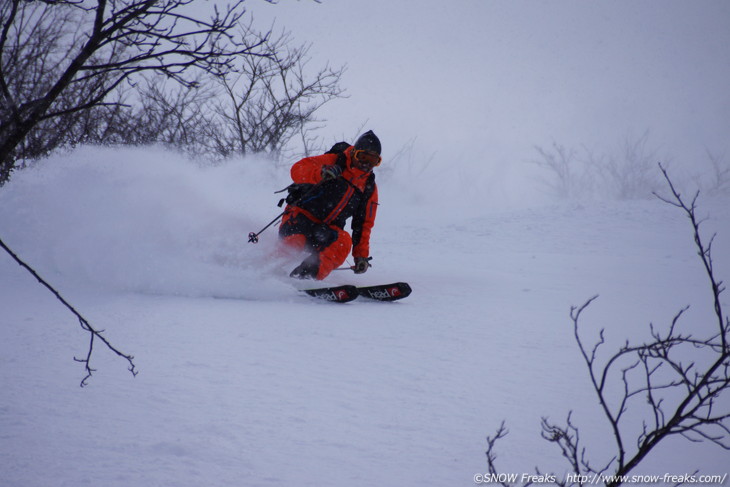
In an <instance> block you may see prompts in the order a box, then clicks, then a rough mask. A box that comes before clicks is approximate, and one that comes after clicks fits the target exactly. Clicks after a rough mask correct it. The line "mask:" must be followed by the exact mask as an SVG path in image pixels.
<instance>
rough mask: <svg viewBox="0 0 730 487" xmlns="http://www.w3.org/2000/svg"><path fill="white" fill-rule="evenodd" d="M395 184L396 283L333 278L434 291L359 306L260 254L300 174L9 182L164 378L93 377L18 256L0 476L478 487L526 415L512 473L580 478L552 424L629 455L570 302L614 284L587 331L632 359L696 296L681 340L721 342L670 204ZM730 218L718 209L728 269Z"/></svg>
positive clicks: (178, 173) (704, 462)
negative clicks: (601, 395) (310, 292)
mask: <svg viewBox="0 0 730 487" xmlns="http://www.w3.org/2000/svg"><path fill="white" fill-rule="evenodd" d="M383 171H384V174H383V177H381V178H380V179H379V181H380V193H381V208H380V213H379V217H378V222H377V225H376V228H375V230H374V232H373V241H372V246H371V247H372V253H373V256H374V257H375V259H374V260H373V266H374V267H373V268H372V269H371V270H370V271H369V272H368V273H367V274H365V275H363V276H354V275H353V274H351V273H349V272H335V273H334V274H333V276H332V277H331V278H330V279H329V280H328V282H332V283H344V282H353V283H357V284H360V283H363V284H368V283H382V282H386V281H394V280H406V281H408V282H410V284H411V285H412V287H413V289H414V291H413V294H412V296H411V297H409V298H408V299H406V300H404V301H401V302H398V303H374V302H368V301H366V300H356V301H354V302H352V303H349V304H345V305H335V304H329V303H324V302H317V301H314V300H312V299H310V298H308V297H306V296H303V295H302V294H301V293H297V291H296V290H295V285H294V284H293V283H291V282H289V279H288V278H287V277H285V276H286V274H287V272H288V271H289V270H290V269H291V268H292V267H293V265H294V264H295V263H296V260H295V258H294V257H286V256H282V255H279V254H277V253H276V252H275V249H274V247H275V233H276V232H275V230H274V229H272V230H269V231H267V232H266V233H264V235H263V236H262V239H261V242H260V243H259V244H258V245H255V246H254V245H252V244H249V243H247V242H246V236H247V234H248V232H250V231H256V230H259V229H260V228H261V227H262V226H263V225H265V224H266V223H268V221H269V220H270V219H271V218H273V217H274V216H275V215H276V214H277V212H278V211H279V209H278V208H277V207H276V206H275V203H276V201H277V196H275V195H273V194H272V192H273V191H274V190H276V189H280V188H282V187H284V186H286V185H287V184H288V180H287V174H286V170H285V168H275V167H272V165H271V164H268V163H266V162H265V161H256V160H249V161H232V162H230V163H228V164H226V165H224V166H220V167H215V168H210V167H208V168H202V167H198V166H196V165H194V164H191V163H188V162H184V161H181V160H180V158H179V157H178V156H176V155H175V154H172V153H169V152H165V151H162V150H157V149H145V150H127V149H124V150H121V149H116V150H112V149H98V148H83V149H79V150H76V151H74V152H71V153H68V154H64V155H56V156H53V157H52V158H50V160H48V161H46V162H44V163H43V164H40V165H39V166H38V167H37V168H36V169H31V170H26V171H23V172H19V173H17V174H16V175H15V177H14V179H13V180H12V182H11V183H10V184H9V185H7V186H6V187H4V188H2V189H1V190H0V237H1V238H2V239H3V240H4V241H5V242H6V243H7V244H8V245H9V246H10V247H12V248H13V249H14V250H15V251H16V252H17V253H18V254H20V256H21V257H22V258H23V259H25V260H26V261H27V262H28V263H29V264H31V265H32V266H33V267H35V268H36V270H37V271H38V272H39V273H40V274H41V275H42V276H44V277H45V278H46V279H47V280H48V281H50V282H51V283H52V284H53V285H55V286H56V287H57V288H58V289H59V290H60V291H61V293H62V294H63V295H64V296H65V297H66V298H67V299H68V300H69V301H70V302H71V303H72V304H73V305H74V306H76V308H77V309H78V310H79V311H80V312H81V313H82V314H83V315H84V316H85V317H86V318H87V319H88V320H89V321H90V322H91V324H92V325H94V326H96V327H97V328H100V329H103V330H105V331H104V335H105V336H106V337H107V338H108V339H109V340H111V341H112V343H114V345H116V346H117V347H119V348H120V349H121V350H122V351H123V352H127V353H131V354H133V355H134V356H135V362H136V364H137V367H138V369H139V375H138V376H137V377H134V378H133V377H132V376H131V374H130V373H129V372H128V371H127V370H126V362H125V361H124V360H122V359H120V358H118V357H116V356H115V355H113V354H112V353H110V352H109V351H108V350H106V349H105V348H103V347H102V346H101V345H100V344H97V345H96V348H95V350H94V355H93V359H92V360H93V364H92V365H93V367H95V368H96V369H97V372H96V373H95V374H94V376H93V377H92V378H91V380H90V381H89V385H88V387H85V388H80V387H78V384H79V382H80V380H81V379H82V378H83V376H84V371H83V367H82V365H81V364H79V363H77V362H74V360H73V357H75V356H76V357H81V356H83V355H84V354H85V353H86V348H87V345H88V334H86V333H84V332H83V331H82V330H81V328H80V327H79V323H78V322H77V321H76V320H75V319H74V317H73V316H72V315H71V314H70V313H69V312H68V311H67V310H66V309H65V308H63V307H62V306H61V305H60V303H59V302H58V301H57V300H56V299H55V298H54V297H53V296H51V295H50V294H49V293H48V292H47V291H46V290H45V289H44V288H42V287H41V286H39V285H38V283H37V282H36V281H35V280H34V279H33V278H32V277H31V276H30V275H29V274H28V273H27V272H26V271H25V270H23V269H22V268H21V267H19V266H18V265H16V264H15V263H14V262H13V261H12V260H11V259H10V258H9V256H7V255H6V254H4V253H3V254H1V255H0V289H1V291H0V310H2V312H1V313H0V389H1V390H2V392H0V485H2V486H9V487H47V486H74V487H76V486H83V485H90V486H106V487H112V486H124V487H128V486H191V487H192V486H195V487H198V486H279V485H301V486H345V485H347V486H406V485H414V486H415V485H418V486H422V485H424V486H425V485H429V486H458V485H464V486H468V485H474V476H475V475H476V474H479V473H484V472H485V471H486V462H485V455H484V451H485V449H486V441H485V437H486V436H487V435H492V434H493V433H494V431H495V430H496V428H497V427H498V426H499V424H500V423H501V422H502V421H503V420H505V421H506V424H507V427H508V429H509V430H510V434H509V435H508V436H507V437H506V438H504V439H503V440H501V442H500V443H498V447H497V450H498V454H499V458H498V465H499V466H500V467H501V469H502V470H503V471H504V472H508V473H528V472H530V473H531V472H534V467H535V466H539V467H540V469H541V470H542V471H545V472H555V473H556V474H558V475H561V476H562V475H564V474H565V472H566V471H567V464H566V463H565V462H564V461H563V460H562V459H561V458H560V453H559V451H557V450H556V448H555V447H554V446H553V445H550V444H548V443H547V442H546V441H544V440H542V439H541V438H540V418H541V417H543V416H546V417H549V418H550V419H552V420H553V421H555V422H562V421H563V420H564V419H565V417H566V415H567V414H568V412H569V411H573V416H572V421H573V422H574V424H576V425H577V426H579V427H581V434H582V436H581V437H582V439H583V440H584V441H585V442H586V444H585V446H586V447H587V448H588V454H589V456H590V457H591V458H593V459H594V461H593V463H594V464H599V463H603V462H605V461H607V460H608V458H609V457H608V455H609V454H610V452H611V445H612V443H611V437H610V433H609V431H608V425H607V424H606V423H605V422H604V420H603V418H602V416H601V413H600V410H599V406H598V404H597V401H596V399H595V397H594V395H593V393H592V390H591V388H590V386H589V382H588V377H587V373H586V370H585V367H584V365H583V363H582V360H581V357H580V355H579V352H578V348H577V346H576V344H575V342H574V339H573V329H572V323H571V321H570V319H569V310H570V307H571V306H572V305H580V304H582V303H583V302H584V301H585V300H587V299H588V298H590V297H591V296H593V295H595V294H599V295H600V297H599V298H598V300H596V301H595V302H594V303H593V304H591V306H590V307H589V308H588V309H587V311H586V312H585V314H584V317H583V321H582V323H583V326H584V330H585V334H586V337H587V338H588V341H590V339H591V337H596V336H597V333H598V330H599V329H600V328H602V327H604V328H606V336H607V341H608V342H609V345H611V344H614V345H616V344H620V343H622V342H623V340H625V339H626V338H632V339H637V340H638V339H641V338H643V337H646V335H647V330H648V324H649V323H650V322H653V323H654V324H656V325H661V324H665V323H668V322H669V321H670V320H671V318H672V317H673V316H674V314H675V313H676V312H677V311H678V310H679V309H680V308H681V307H683V306H685V305H691V308H690V309H689V311H688V312H687V313H686V314H685V316H684V317H683V319H682V321H681V323H682V326H684V327H686V329H687V330H691V331H692V333H696V334H697V335H700V336H704V335H707V334H710V333H711V330H712V326H713V322H712V321H711V319H712V313H711V301H710V298H711V296H710V294H709V284H708V283H707V282H706V278H705V276H704V275H703V272H702V268H701V266H700V262H699V260H698V258H697V256H696V252H695V249H694V247H693V242H692V235H691V228H690V226H689V223H688V221H687V219H686V217H685V216H684V215H683V214H682V213H681V212H680V211H679V210H677V209H675V208H672V207H670V206H668V205H666V204H664V203H661V202H660V201H658V200H656V199H649V200H645V201H635V202H594V203H590V204H587V203H586V204H579V203H575V202H573V203H560V204H558V203H551V204H547V203H543V204H540V205H537V204H522V205H518V204H516V203H518V202H520V200H529V201H530V202H533V201H535V199H534V198H532V195H533V194H534V189H529V190H528V189H520V188H521V187H522V186H521V185H520V184H517V182H518V181H517V180H516V179H514V178H513V179H510V178H509V177H500V179H499V180H498V181H491V180H490V176H491V175H480V174H478V173H475V174H454V172H455V171H439V170H438V168H429V170H428V171H424V172H419V171H417V170H414V168H412V167H410V168H409V167H402V168H395V169H392V168H391V170H390V173H388V168H387V167H386V163H384V164H383ZM451 176H453V178H452V179H453V180H451V179H449V177H451ZM501 176H505V175H501ZM504 201H509V202H510V203H511V204H509V205H500V204H499V202H504ZM729 202H730V201H728V199H727V198H702V199H701V200H700V213H701V214H703V215H707V216H708V220H707V221H706V222H705V223H704V224H703V229H704V230H705V231H706V232H707V234H708V236H709V234H711V233H712V232H717V233H718V237H717V240H716V242H715V248H714V250H715V265H716V272H717V275H718V277H720V278H725V279H730V253H728V251H727V249H728V248H730V246H729V245H728V242H729V241H730V212H728V211H727V208H728V203H729ZM723 304H724V305H725V306H726V307H730V302H728V298H727V295H725V296H724V301H723ZM705 331H707V333H704V332H705ZM725 400H726V401H727V398H725ZM729 465H730V454H728V452H727V451H723V450H721V449H720V448H718V447H716V446H713V445H710V444H694V443H690V442H688V441H686V440H680V439H677V440H672V441H669V442H667V443H666V444H664V445H662V446H661V447H660V448H658V449H657V450H656V451H654V452H653V453H652V455H651V456H650V457H649V458H647V459H646V461H645V462H644V463H643V464H642V466H641V468H640V469H638V470H637V473H649V474H664V473H668V472H669V473H676V474H684V473H692V472H695V471H696V470H699V471H700V472H701V473H707V474H714V473H719V474H725V473H727V472H728V470H730V467H729Z"/></svg>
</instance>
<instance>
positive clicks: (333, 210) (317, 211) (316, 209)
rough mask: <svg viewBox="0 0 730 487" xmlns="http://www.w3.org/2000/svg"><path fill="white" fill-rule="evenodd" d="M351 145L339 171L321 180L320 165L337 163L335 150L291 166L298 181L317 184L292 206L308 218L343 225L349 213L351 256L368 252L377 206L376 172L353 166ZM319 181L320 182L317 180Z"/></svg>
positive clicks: (346, 151) (358, 255)
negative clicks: (333, 177)
mask: <svg viewBox="0 0 730 487" xmlns="http://www.w3.org/2000/svg"><path fill="white" fill-rule="evenodd" d="M352 150H353V148H352V146H350V147H349V148H348V149H346V150H345V152H344V156H345V157H344V158H341V160H340V167H342V168H343V170H342V175H341V176H340V177H338V178H335V179H329V180H327V181H322V167H323V166H327V165H332V164H337V163H338V155H337V154H323V155H320V156H312V157H306V158H304V159H302V160H300V161H299V162H297V163H295V164H294V165H293V166H292V168H291V177H292V180H293V181H294V182H295V183H297V184H314V185H318V186H317V187H316V188H314V189H312V191H311V192H310V193H308V194H307V196H306V197H304V198H303V199H302V200H301V201H300V202H298V203H296V205H295V207H296V208H297V209H299V210H303V211H302V213H304V214H305V215H306V216H307V217H308V218H310V219H312V220H314V221H318V222H322V223H326V224H328V225H335V226H337V227H339V228H342V229H344V226H345V220H347V219H348V218H350V217H352V222H351V224H350V226H351V228H352V245H353V247H352V256H353V257H369V256H370V232H371V230H372V228H373V225H374V224H375V215H376V213H377V207H378V187H377V185H376V184H375V175H374V174H373V173H372V172H365V171H361V170H360V169H357V168H355V167H352V164H351V162H352V160H351V156H352ZM320 183H321V184H320Z"/></svg>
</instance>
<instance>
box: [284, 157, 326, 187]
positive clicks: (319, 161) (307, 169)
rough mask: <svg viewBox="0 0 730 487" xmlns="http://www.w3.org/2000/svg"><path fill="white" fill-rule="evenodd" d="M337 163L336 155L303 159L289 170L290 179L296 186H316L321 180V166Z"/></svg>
mask: <svg viewBox="0 0 730 487" xmlns="http://www.w3.org/2000/svg"><path fill="white" fill-rule="evenodd" d="M335 162H337V154H322V155H321V156H312V157H305V158H304V159H302V160H300V161H299V162H297V163H295V164H294V165H293V166H292V168H291V178H292V181H294V182H295V183H297V184H303V183H304V184H317V183H318V182H320V181H321V180H322V166H329V165H331V164H334V163H335Z"/></svg>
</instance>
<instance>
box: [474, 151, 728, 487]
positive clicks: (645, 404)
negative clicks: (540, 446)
mask: <svg viewBox="0 0 730 487" xmlns="http://www.w3.org/2000/svg"><path fill="white" fill-rule="evenodd" d="M659 169H660V170H661V173H662V174H663V176H664V179H665V180H666V183H667V186H668V188H669V191H670V195H669V196H660V195H656V196H657V197H658V198H659V199H660V200H661V201H663V202H665V203H667V204H670V205H672V206H674V207H676V208H679V209H681V210H682V211H683V212H684V213H685V214H686V216H687V217H688V218H689V220H690V223H691V226H692V233H693V237H694V242H695V247H696V249H697V255H698V256H699V257H700V260H701V262H702V266H703V268H704V270H705V276H706V278H707V280H708V282H709V284H710V286H709V289H710V292H711V293H712V296H713V311H714V315H715V319H716V326H717V328H716V331H715V332H714V333H712V334H711V335H710V336H708V337H704V338H697V337H695V336H693V335H692V334H689V333H684V332H682V331H681V330H680V321H681V318H682V316H683V315H684V313H685V312H686V311H687V310H688V309H689V306H686V307H684V308H681V309H680V310H679V311H678V312H677V313H676V314H675V315H674V317H673V319H672V321H671V323H670V324H669V325H668V326H667V327H666V329H664V330H662V329H661V328H659V327H656V326H654V325H653V324H650V325H649V328H650V332H651V339H650V340H649V341H647V342H644V343H642V344H639V345H631V344H630V343H629V342H628V341H627V342H626V343H625V344H624V345H623V346H621V347H620V348H619V349H618V350H617V351H615V352H613V353H609V355H608V356H606V354H605V353H603V346H604V345H605V343H606V340H605V330H603V329H601V330H600V332H599V337H598V340H597V341H595V343H594V344H593V345H592V346H588V345H586V343H585V342H584V340H583V338H582V337H581V333H580V326H579V322H580V320H581V317H582V315H583V313H584V312H585V311H586V309H587V308H588V306H590V304H591V303H592V302H593V301H594V300H595V299H596V298H597V296H594V297H592V298H590V299H589V300H587V301H586V302H585V303H584V304H583V305H581V306H580V307H572V308H571V310H570V318H571V320H572V322H573V332H574V336H575V340H576V343H577V344H578V348H579V350H580V352H581V355H582V357H583V361H584V362H585V364H586V368H587V369H588V372H589V376H590V381H591V385H592V387H593V390H594V392H595V393H596V396H597V398H598V402H599V404H600V406H601V409H602V412H603V416H604V417H605V418H606V420H607V421H608V423H609V425H610V427H611V430H612V432H613V439H614V442H615V451H616V456H615V457H614V458H612V459H611V460H610V461H609V463H608V464H607V465H606V467H604V468H602V469H594V468H593V467H592V466H591V465H590V463H589V461H588V460H587V456H586V452H585V450H584V449H581V448H580V446H579V442H580V441H579V440H580V435H579V431H578V428H577V427H576V426H575V425H574V424H573V423H572V421H571V414H570V413H569V414H568V419H567V422H566V425H565V426H558V425H554V424H551V423H550V422H549V421H548V420H547V419H545V418H543V420H542V427H543V434H542V436H543V438H544V439H546V440H548V441H550V442H552V443H555V444H557V445H558V447H559V448H560V450H561V452H562V454H563V456H564V457H565V458H566V459H567V460H568V463H569V464H570V466H571V469H572V471H573V472H574V473H575V474H577V475H576V476H575V477H571V479H578V480H576V481H573V482H565V481H564V482H562V483H560V485H575V484H577V485H580V484H581V483H583V480H584V479H586V478H587V477H586V476H587V475H592V477H591V478H592V479H595V478H598V479H605V482H604V483H605V484H606V485H607V486H618V485H621V484H622V483H624V481H625V479H626V475H627V474H628V473H629V472H631V471H632V470H633V469H634V468H636V466H637V465H639V464H640V463H641V462H642V461H643V460H644V459H645V458H646V456H647V455H648V454H649V453H650V452H651V451H653V450H654V448H655V447H656V446H657V445H658V444H659V443H660V442H662V441H663V440H665V439H667V438H669V437H671V436H681V437H684V438H686V439H688V440H689V441H690V442H700V441H707V442H711V443H713V444H715V445H717V446H719V447H720V448H723V449H725V450H730V407H728V402H727V400H726V396H727V395H728V393H729V391H730V346H729V345H728V343H729V342H728V338H729V334H730V320H729V319H728V318H727V317H726V316H725V314H724V311H723V308H722V303H721V300H720V295H721V294H722V292H723V291H724V290H725V287H724V285H723V283H722V281H720V280H719V279H718V278H717V277H716V275H715V271H714V266H713V261H712V243H713V242H714V239H715V235H713V236H712V237H711V238H710V240H709V241H708V243H705V240H704V239H703V238H702V235H701V232H700V225H701V223H702V220H701V219H699V218H698V216H697V200H698V197H699V193H696V194H695V195H694V196H693V198H692V199H691V201H690V202H686V201H685V200H684V199H683V197H682V195H681V194H680V193H679V191H678V190H677V188H676V187H675V185H674V184H673V183H672V181H671V179H670V177H669V175H668V173H667V171H666V169H665V168H664V167H663V166H662V165H661V164H659ZM616 379H618V381H617V380H616ZM721 399H723V400H722V401H721ZM630 409H631V410H632V411H633V414H641V416H642V417H643V418H644V419H643V423H642V426H641V428H640V429H639V430H638V431H637V430H636V429H635V428H632V427H631V425H630V424H628V422H627V421H625V420H624V418H625V413H626V412H627V411H629V410H630ZM505 431H506V430H505V429H504V423H503V424H502V426H501V427H500V429H499V430H498V432H499V433H500V434H498V435H497V437H495V438H494V439H491V438H490V439H488V447H489V450H488V451H489V454H488V466H490V468H491V467H492V466H493V459H494V458H495V456H494V442H495V441H496V440H497V439H499V438H502V437H504V436H505V434H506V432H505ZM632 440H633V441H632ZM609 469H611V470H612V472H611V474H610V475H607V476H603V475H604V473H606V472H608V471H609ZM596 475H599V477H596ZM591 483H595V482H591Z"/></svg>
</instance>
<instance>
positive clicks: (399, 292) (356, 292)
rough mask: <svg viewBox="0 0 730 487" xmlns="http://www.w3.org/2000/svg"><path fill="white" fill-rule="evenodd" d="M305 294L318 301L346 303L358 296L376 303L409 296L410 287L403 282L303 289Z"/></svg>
mask: <svg viewBox="0 0 730 487" xmlns="http://www.w3.org/2000/svg"><path fill="white" fill-rule="evenodd" d="M303 291H304V292H305V293H307V294H308V295H310V296H313V297H315V298H318V299H324V300H325V301H331V302H334V303H348V302H350V301H352V300H353V299H355V298H357V297H358V296H362V297H365V298H370V299H374V300H376V301H397V300H399V299H403V298H407V297H408V296H409V295H410V294H411V291H412V290H411V286H409V285H408V283H405V282H394V283H392V284H379V285H376V286H362V287H355V286H351V285H344V286H333V287H321V288H317V289H304V290H303Z"/></svg>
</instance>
